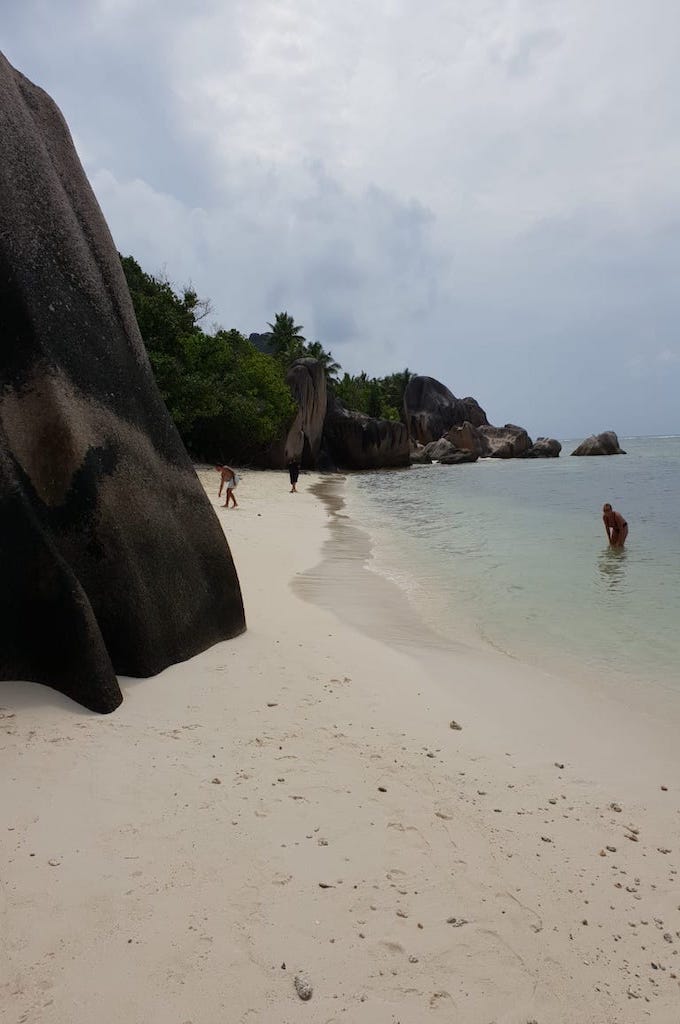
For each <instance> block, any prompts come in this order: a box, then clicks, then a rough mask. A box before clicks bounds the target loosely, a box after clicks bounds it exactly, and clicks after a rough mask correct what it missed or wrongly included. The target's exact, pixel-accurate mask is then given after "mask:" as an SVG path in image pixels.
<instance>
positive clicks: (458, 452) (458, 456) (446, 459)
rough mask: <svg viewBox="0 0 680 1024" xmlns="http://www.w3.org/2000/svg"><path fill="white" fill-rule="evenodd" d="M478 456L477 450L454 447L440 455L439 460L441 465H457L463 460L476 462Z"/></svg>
mask: <svg viewBox="0 0 680 1024" xmlns="http://www.w3.org/2000/svg"><path fill="white" fill-rule="evenodd" d="M478 458H479V455H478V454H477V452H471V451H467V450H465V449H458V448H455V449H454V450H453V451H452V452H448V454H446V455H442V457H441V459H440V460H439V462H440V464H441V465H442V466H459V465H460V464H461V463H463V462H476V461H477V459H478Z"/></svg>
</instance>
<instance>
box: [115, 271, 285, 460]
mask: <svg viewBox="0 0 680 1024" xmlns="http://www.w3.org/2000/svg"><path fill="white" fill-rule="evenodd" d="M121 262H122V265H123V271H124V273H125V277H126V280H127V283H128V288H129V290H130V295H131V298H132V303H133V306H134V309H135V314H136V317H137V323H138V324H139V329H140V332H141V335H142V338H143V340H144V344H145V346H146V350H147V352H148V354H149V360H150V362H151V366H152V369H153V371H154V375H155V377H156V381H157V383H158V387H159V389H160V392H161V395H162V396H163V400H164V401H165V404H166V405H167V407H168V410H169V412H170V415H171V416H172V418H173V420H174V422H175V424H176V426H177V429H178V430H179V432H180V434H181V436H182V439H183V441H184V443H185V445H186V447H187V449H188V451H189V452H190V453H191V454H192V455H193V456H195V457H197V458H204V459H209V460H218V461H219V460H220V459H224V458H226V457H227V454H228V456H229V458H230V459H233V460H234V461H235V462H246V463H247V462H257V461H260V460H261V458H262V456H263V454H264V452H265V451H266V449H267V446H268V445H269V444H271V442H272V441H274V440H275V439H277V438H280V437H282V436H283V435H284V434H285V432H286V430H287V429H288V427H289V426H290V424H291V423H292V421H293V418H294V416H295V412H296V408H297V407H296V405H295V402H294V401H293V398H292V396H291V393H290V389H289V387H288V385H287V384H286V379H285V369H284V367H283V366H282V365H281V363H280V362H279V360H277V359H273V358H272V357H271V356H268V355H266V354H265V353H263V352H258V350H257V349H256V348H255V347H254V345H251V343H250V342H249V341H248V339H247V338H245V337H244V336H243V335H242V334H241V333H240V332H239V331H236V330H230V331H224V330H216V331H215V332H214V333H213V334H209V333H206V332H205V331H204V330H203V329H202V328H201V326H200V324H199V319H201V318H202V317H203V316H204V315H205V311H206V309H207V308H208V307H207V304H206V303H205V302H201V300H199V298H198V296H197V294H196V292H195V291H194V290H193V289H191V288H185V289H184V290H183V292H182V294H181V295H177V294H176V293H175V292H174V291H173V289H172V287H171V285H170V284H169V283H168V282H167V281H164V280H160V279H158V278H155V277H152V276H151V275H150V274H147V273H145V272H144V271H143V270H142V269H141V267H140V266H139V264H138V263H137V262H136V260H134V259H133V258H132V256H125V257H121Z"/></svg>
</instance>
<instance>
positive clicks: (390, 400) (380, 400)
mask: <svg viewBox="0 0 680 1024" xmlns="http://www.w3.org/2000/svg"><path fill="white" fill-rule="evenodd" d="M412 376H413V374H412V373H411V371H410V370H408V369H406V370H402V371H401V372H400V373H391V374H390V375H389V376H388V377H368V376H367V375H366V374H365V373H360V374H358V376H356V377H350V375H349V374H348V373H345V374H343V376H342V378H341V379H340V380H339V381H337V383H335V384H334V386H333V391H334V393H335V395H337V397H338V398H339V399H340V401H341V402H342V403H343V404H344V405H346V406H347V408H348V409H356V410H357V411H358V412H365V413H367V414H368V415H369V416H376V417H378V418H379V419H383V420H400V419H403V408H404V391H405V390H406V385H407V384H408V382H409V380H410V379H411V377H412Z"/></svg>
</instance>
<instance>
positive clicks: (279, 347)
mask: <svg viewBox="0 0 680 1024" xmlns="http://www.w3.org/2000/svg"><path fill="white" fill-rule="evenodd" d="M267 327H271V332H272V340H271V347H272V350H273V352H274V355H276V356H279V358H280V359H283V360H284V361H285V362H287V363H292V361H293V360H294V359H299V358H300V356H301V355H302V353H303V349H304V344H305V340H306V339H305V338H304V337H303V336H302V334H301V333H300V331H302V330H304V328H303V326H302V324H296V323H295V320H294V318H293V317H292V316H290V315H289V314H288V313H287V312H283V313H277V314H276V315H275V317H274V323H273V324H267Z"/></svg>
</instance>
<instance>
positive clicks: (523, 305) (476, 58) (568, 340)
mask: <svg viewBox="0 0 680 1024" xmlns="http://www.w3.org/2000/svg"><path fill="white" fill-rule="evenodd" d="M0 46H1V48H2V50H3V51H4V53H5V55H6V56H7V57H8V58H9V60H10V61H11V62H12V63H13V64H14V65H15V66H16V67H18V68H19V69H20V70H21V71H22V72H23V73H24V74H26V75H27V76H28V77H29V78H31V79H32V80H33V81H34V82H36V83H38V84H39V85H41V86H43V87H44V88H45V89H47V91H48V92H49V93H50V94H51V95H52V97H53V98H54V99H55V100H56V101H57V103H58V104H59V106H60V107H61V109H62V111H63V113H64V115H65V117H66V120H67V121H68V123H69V126H70V128H71V131H72V133H73V136H74V139H75V142H76V145H77V148H78V151H79V153H80V156H81V159H82V161H83V163H84V166H85V169H86V171H87V174H88V175H89V178H90V181H91V182H92V184H93V186H94V189H95V192H96V194H97V196H98V198H99V201H100V203H101V205H102V208H103V210H104V213H105V215H106V217H107V219H108V223H109V226H110V228H111V231H112V233H113V236H114V239H115V241H116V244H117V245H118V248H119V249H120V250H121V252H123V253H131V254H132V255H134V256H135V257H136V258H137V259H138V260H139V262H140V263H141V264H142V266H143V267H144V269H145V270H147V271H149V272H151V273H159V272H161V271H163V270H164V271H165V272H166V273H167V275H168V277H169V278H170V279H171V280H172V281H173V283H175V284H176V285H177V286H178V287H180V286H181V285H183V284H185V283H188V282H190V281H191V282H192V283H193V284H194V286H195V287H196V289H197V290H198V292H199V294H201V295H205V296H209V297H211V299H212V301H213V305H214V310H215V314H214V315H215V319H216V320H217V321H219V323H220V324H221V325H222V326H224V327H227V328H229V327H236V328H238V329H239V330H241V331H243V332H244V333H245V334H249V333H250V332H251V331H262V330H265V329H266V323H267V321H269V320H273V317H274V314H275V313H276V312H278V311H280V310H283V309H285V310H287V311H288V312H290V313H291V314H293V316H294V317H295V319H296V321H297V322H299V323H301V324H303V325H304V327H305V331H304V334H305V335H306V337H307V338H308V340H310V341H311V340H315V339H318V340H319V341H321V342H322V343H323V344H324V345H325V346H326V347H327V348H330V349H332V351H333V354H334V355H335V357H336V359H337V360H338V361H339V362H340V363H341V364H342V366H343V367H344V368H345V369H346V370H348V371H349V372H353V373H354V372H358V371H359V370H361V369H365V370H367V371H368V372H369V373H371V374H376V375H381V374H384V373H389V372H391V371H393V370H398V369H403V368H404V367H405V366H408V367H410V368H411V369H413V370H416V371H417V372H419V373H424V374H429V375H431V376H434V377H437V378H438V379H440V380H442V381H443V382H444V383H445V384H447V385H448V386H449V387H450V388H451V390H452V391H453V392H454V394H456V395H459V396H461V397H463V396H465V395H473V396H474V397H475V398H477V400H478V401H479V402H480V404H481V405H482V406H483V407H484V408H485V409H486V411H487V414H488V416H489V419H490V420H491V422H493V423H498V424H502V423H505V422H508V421H511V422H514V423H520V424H522V425H523V426H526V427H527V428H528V429H529V432H530V433H533V434H534V435H536V434H547V435H552V436H556V437H580V436H583V435H585V434H589V433H592V432H598V431H600V430H605V429H614V430H616V431H618V432H619V434H621V435H626V434H638V433H640V434H666V433H680V402H679V401H678V392H679V385H680V335H679V330H678V325H679V315H680V286H679V285H680V282H679V281H678V271H679V268H680V259H679V257H680V59H679V58H680V3H678V2H677V0H645V2H643V0H425V2H416V0H182V2H178V0H59V2H58V3H57V2H55V0H3V3H2V20H1V21H0Z"/></svg>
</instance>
